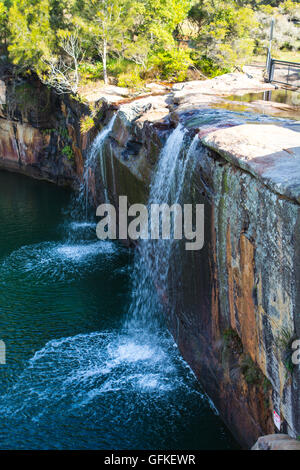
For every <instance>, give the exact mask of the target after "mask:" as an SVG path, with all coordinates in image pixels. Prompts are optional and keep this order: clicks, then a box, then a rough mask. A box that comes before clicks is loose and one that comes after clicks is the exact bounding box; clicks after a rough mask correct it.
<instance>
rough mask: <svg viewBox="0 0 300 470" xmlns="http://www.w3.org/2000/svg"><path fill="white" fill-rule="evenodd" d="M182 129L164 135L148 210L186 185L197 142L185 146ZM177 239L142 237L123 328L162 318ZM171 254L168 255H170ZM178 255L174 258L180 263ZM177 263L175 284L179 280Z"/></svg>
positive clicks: (153, 324) (176, 197) (177, 198)
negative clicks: (165, 139) (147, 238)
mask: <svg viewBox="0 0 300 470" xmlns="http://www.w3.org/2000/svg"><path fill="white" fill-rule="evenodd" d="M185 136H186V131H185V129H184V127H183V126H182V125H181V124H179V125H178V126H177V128H176V129H175V130H174V131H173V133H172V134H171V135H170V137H169V138H168V140H167V142H166V144H165V146H164V148H163V150H162V152H161V155H160V159H159V162H158V165H157V169H156V172H155V174H154V177H153V180H152V183H151V187H150V196H149V201H148V213H150V207H151V204H164V203H166V204H169V205H172V204H177V203H180V202H181V198H182V195H183V190H184V187H185V185H188V186H189V185H190V182H191V177H192V175H193V172H194V170H195V165H196V162H197V158H196V156H197V152H196V147H197V145H198V144H199V139H198V136H197V135H196V136H195V137H194V139H193V141H192V143H191V145H190V146H189V147H188V151H187V152H186V148H185V145H184V141H185ZM178 243H179V241H175V240H174V239H170V240H162V239H159V240H151V239H149V240H142V241H141V242H140V244H139V247H138V249H137V252H136V255H135V266H134V276H133V284H134V287H133V299H132V304H131V308H130V314H129V316H128V319H127V328H130V327H132V326H133V325H136V324H139V325H141V326H142V327H143V328H145V327H146V328H147V330H149V328H151V329H152V330H154V331H155V330H156V329H157V326H158V325H157V324H161V322H162V314H161V304H162V303H163V304H164V306H165V307H167V306H168V303H169V298H168V295H167V284H168V273H169V269H170V266H171V263H172V262H173V263H175V262H176V259H174V256H173V255H174V254H175V253H174V251H176V244H178ZM171 258H172V259H171ZM180 261H181V260H180V259H179V260H178V262H179V263H180ZM179 273H180V269H179V266H178V278H177V282H178V288H179V284H180V274H179Z"/></svg>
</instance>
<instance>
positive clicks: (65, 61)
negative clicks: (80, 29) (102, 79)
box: [41, 33, 83, 95]
mask: <svg viewBox="0 0 300 470" xmlns="http://www.w3.org/2000/svg"><path fill="white" fill-rule="evenodd" d="M61 49H62V51H63V52H64V55H61V56H60V57H59V58H57V57H51V58H50V59H43V62H44V64H45V66H46V72H45V73H44V74H42V75H41V79H42V81H43V83H45V84H46V85H50V86H52V87H53V88H55V89H56V91H57V92H58V93H72V94H74V95H76V94H77V91H78V86H79V64H80V62H81V60H82V57H83V53H82V49H81V46H80V43H79V40H78V35H77V34H76V33H73V34H67V35H66V36H65V38H64V39H63V41H62V43H61Z"/></svg>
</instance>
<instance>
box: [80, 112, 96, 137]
mask: <svg viewBox="0 0 300 470" xmlns="http://www.w3.org/2000/svg"><path fill="white" fill-rule="evenodd" d="M94 125H95V123H94V119H93V117H92V116H83V117H82V118H81V119H80V131H81V133H82V134H86V133H87V132H88V131H89V130H91V129H92V127H94Z"/></svg>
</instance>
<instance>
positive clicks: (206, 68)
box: [195, 56, 230, 78]
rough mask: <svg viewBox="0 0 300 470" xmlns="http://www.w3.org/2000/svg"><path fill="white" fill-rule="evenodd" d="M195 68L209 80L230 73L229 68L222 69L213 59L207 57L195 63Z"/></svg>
mask: <svg viewBox="0 0 300 470" xmlns="http://www.w3.org/2000/svg"><path fill="white" fill-rule="evenodd" d="M195 66H196V67H197V68H198V69H199V70H201V72H202V73H203V74H204V75H205V76H206V77H209V78H214V77H217V76H218V75H223V74H224V73H227V72H229V71H230V69H229V68H222V67H220V65H218V64H216V63H215V62H214V61H213V60H212V59H210V58H208V57H206V56H202V57H200V58H199V59H198V60H197V61H195Z"/></svg>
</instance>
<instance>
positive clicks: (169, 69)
mask: <svg viewBox="0 0 300 470" xmlns="http://www.w3.org/2000/svg"><path fill="white" fill-rule="evenodd" d="M192 64H193V61H192V59H191V57H190V51H189V50H186V49H170V50H168V51H163V52H158V53H157V54H156V55H153V56H152V57H150V59H149V64H148V65H149V67H150V69H151V68H152V69H154V70H155V71H156V75H157V78H163V79H165V80H169V81H176V82H182V81H184V80H186V78H187V72H188V69H189V67H190V66H191V65H192Z"/></svg>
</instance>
